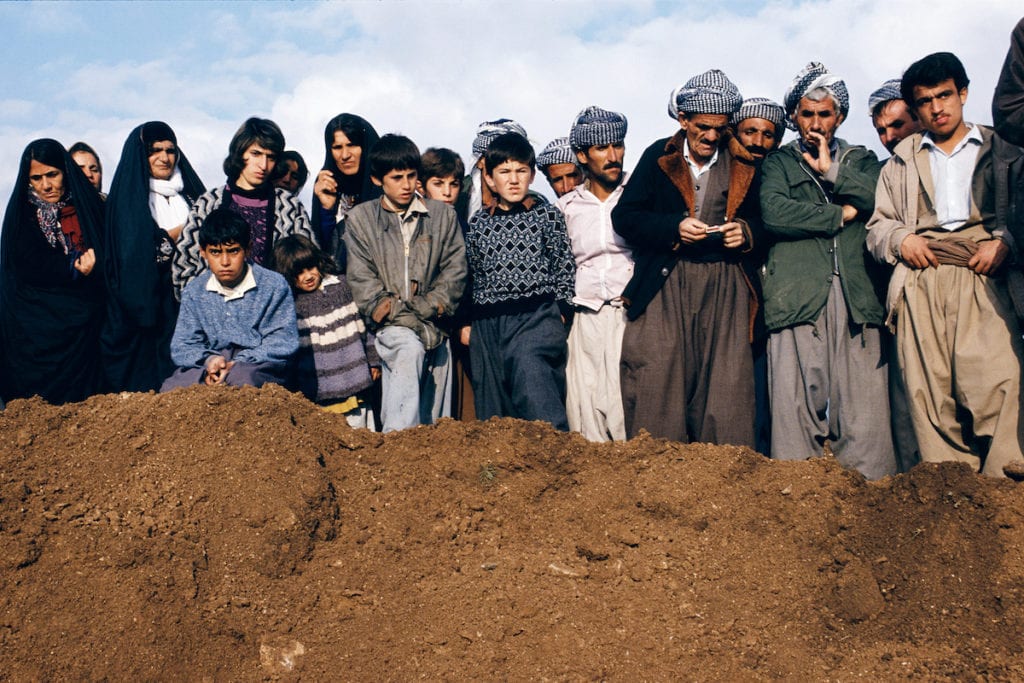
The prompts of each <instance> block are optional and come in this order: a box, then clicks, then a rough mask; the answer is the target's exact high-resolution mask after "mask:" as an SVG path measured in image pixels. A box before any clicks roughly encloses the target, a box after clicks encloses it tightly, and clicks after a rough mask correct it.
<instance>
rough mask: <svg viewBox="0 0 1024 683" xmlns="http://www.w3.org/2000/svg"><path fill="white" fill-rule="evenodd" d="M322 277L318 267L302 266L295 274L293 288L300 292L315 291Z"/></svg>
mask: <svg viewBox="0 0 1024 683" xmlns="http://www.w3.org/2000/svg"><path fill="white" fill-rule="evenodd" d="M323 279H324V277H323V275H321V274H320V269H319V268H304V269H303V270H302V272H301V273H299V274H298V275H296V276H295V289H298V290H299V291H302V292H315V291H316V290H317V288H318V287H319V286H320V282H321V281H323Z"/></svg>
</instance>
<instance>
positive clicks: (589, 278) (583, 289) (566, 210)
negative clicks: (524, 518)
mask: <svg viewBox="0 0 1024 683" xmlns="http://www.w3.org/2000/svg"><path fill="white" fill-rule="evenodd" d="M626 125H627V124H626V117H625V116H623V115H622V114H619V113H617V112H613V111H607V110H605V109H601V108H599V107H587V108H586V109H584V110H583V111H581V112H580V113H579V114H577V115H576V119H575V120H574V121H573V125H572V130H571V132H570V134H569V143H570V145H571V147H572V150H573V152H574V153H575V155H576V159H577V160H578V161H579V164H580V165H581V166H583V167H584V168H586V169H587V180H586V182H584V183H583V184H581V185H577V186H576V187H575V188H574V189H573V190H571V191H570V192H568V193H566V194H564V195H562V197H561V199H559V200H558V204H557V206H558V208H559V209H560V210H561V211H562V213H563V214H564V215H565V227H566V229H567V230H568V233H569V241H570V242H571V243H572V253H573V256H574V257H575V258H576V295H575V297H574V298H573V304H574V305H575V306H576V315H575V318H574V320H573V326H572V330H571V331H570V332H569V359H568V364H567V366H566V369H565V375H566V384H567V396H566V413H567V417H568V418H569V429H571V430H572V431H576V432H580V433H581V434H583V436H584V437H586V438H587V439H588V440H590V441H609V440H611V441H622V440H624V439H625V438H626V424H625V420H624V419H623V415H622V394H621V391H620V388H619V357H620V354H621V352H622V332H623V330H624V329H625V327H626V313H625V309H624V308H623V307H622V290H623V288H624V287H625V286H626V283H628V282H629V279H630V278H631V277H632V276H633V255H632V252H631V251H630V248H629V246H628V245H627V244H626V240H625V239H624V238H622V237H621V236H620V235H618V234H617V233H616V232H615V230H614V229H613V227H612V209H614V208H615V205H616V204H618V202H619V197H621V196H622V188H623V187H624V185H625V181H626V174H625V173H624V172H623V170H622V158H623V155H624V154H625V151H626V145H625V139H626ZM538 163H539V162H538Z"/></svg>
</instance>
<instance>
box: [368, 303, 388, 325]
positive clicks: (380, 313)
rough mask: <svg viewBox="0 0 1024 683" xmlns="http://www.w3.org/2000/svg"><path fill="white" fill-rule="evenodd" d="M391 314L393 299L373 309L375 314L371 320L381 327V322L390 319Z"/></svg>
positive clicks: (371, 316)
mask: <svg viewBox="0 0 1024 683" xmlns="http://www.w3.org/2000/svg"><path fill="white" fill-rule="evenodd" d="M389 313H391V297H388V298H386V299H384V301H381V302H380V303H379V304H377V308H375V309H373V314H371V315H370V318H372V319H373V322H375V323H377V324H378V325H379V324H380V323H381V321H383V320H384V319H385V318H387V317H388V314H389Z"/></svg>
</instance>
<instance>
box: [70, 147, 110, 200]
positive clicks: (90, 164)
mask: <svg viewBox="0 0 1024 683" xmlns="http://www.w3.org/2000/svg"><path fill="white" fill-rule="evenodd" d="M71 158H72V159H74V160H75V163H76V164H78V168H80V169H82V173H84V174H85V177H86V179H87V180H88V181H89V182H90V183H92V186H93V187H95V188H96V190H97V191H99V190H101V189H102V188H103V172H102V171H100V160H99V159H97V158H96V157H95V156H93V155H92V154H89V153H88V152H75V153H74V154H72V155H71Z"/></svg>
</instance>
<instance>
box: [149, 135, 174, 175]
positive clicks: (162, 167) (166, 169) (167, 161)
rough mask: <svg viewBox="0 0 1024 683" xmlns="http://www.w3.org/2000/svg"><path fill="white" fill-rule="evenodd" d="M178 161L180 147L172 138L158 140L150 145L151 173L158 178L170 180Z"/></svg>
mask: <svg viewBox="0 0 1024 683" xmlns="http://www.w3.org/2000/svg"><path fill="white" fill-rule="evenodd" d="M176 163H178V148H177V147H175V146H174V143H173V142H171V141H170V140H158V141H157V142H154V143H153V144H152V145H150V146H149V175H151V176H152V177H154V178H156V179H157V180H170V178H171V176H172V175H174V165H175V164H176Z"/></svg>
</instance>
